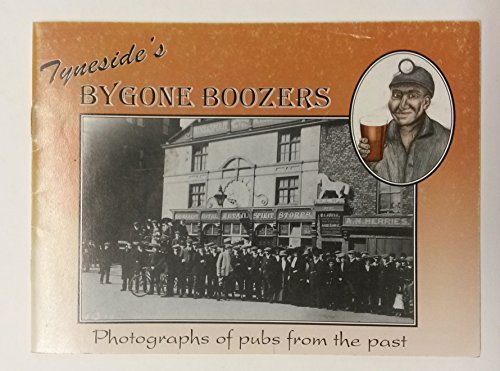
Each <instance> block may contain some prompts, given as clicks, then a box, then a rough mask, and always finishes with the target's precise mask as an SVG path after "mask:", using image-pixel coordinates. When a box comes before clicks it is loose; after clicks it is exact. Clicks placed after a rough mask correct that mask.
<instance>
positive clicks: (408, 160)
mask: <svg viewBox="0 0 500 371" xmlns="http://www.w3.org/2000/svg"><path fill="white" fill-rule="evenodd" d="M389 89H390V90H391V97H390V99H389V103H388V107H389V111H390V112H391V115H392V117H393V120H392V121H391V122H390V123H389V125H388V127H387V132H386V137H385V147H384V151H383V158H382V160H380V161H378V162H369V163H367V164H368V166H369V167H370V168H371V169H372V170H373V171H374V172H375V173H376V174H377V175H379V176H380V177H381V178H383V179H385V180H388V181H390V182H394V183H409V182H413V181H415V180H418V179H421V178H423V177H424V176H426V175H427V174H429V173H430V172H431V171H432V169H433V168H434V167H435V166H436V165H437V164H438V163H439V161H440V160H441V157H442V156H443V154H444V152H445V150H446V147H447V146H448V141H449V138H450V130H449V129H447V128H445V127H444V126H442V125H441V124H440V123H438V122H437V121H435V120H433V119H431V118H430V117H429V116H427V113H426V111H427V109H428V108H429V106H430V104H431V99H432V97H433V96H434V80H433V78H432V76H431V74H430V73H429V72H428V71H427V70H425V69H424V68H423V67H420V66H417V65H415V64H414V63H413V61H412V60H411V59H408V58H406V59H403V60H401V61H400V63H399V72H398V73H396V74H395V75H394V77H393V78H392V81H391V83H390V84H389ZM358 148H359V153H360V154H361V157H363V158H365V157H366V156H368V154H369V153H370V145H369V144H368V139H367V138H361V140H360V142H359V144H358Z"/></svg>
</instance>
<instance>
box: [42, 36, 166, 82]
mask: <svg viewBox="0 0 500 371" xmlns="http://www.w3.org/2000/svg"><path fill="white" fill-rule="evenodd" d="M150 41H151V43H153V42H154V41H155V37H154V36H153V37H152V38H151V39H150ZM166 52H167V49H166V47H165V46H164V45H163V44H162V43H160V44H159V46H158V47H157V48H156V50H155V52H154V54H153V55H154V56H155V57H156V58H161V57H163V56H164V55H165V54H166ZM147 56H148V52H147V50H146V49H145V48H141V49H137V46H136V44H135V43H134V44H132V45H131V47H130V50H129V51H128V52H126V53H124V54H122V53H121V52H120V51H117V52H116V53H115V55H114V56H113V57H112V58H111V57H108V56H104V57H102V58H100V59H94V60H92V61H90V62H87V61H85V62H83V63H81V64H77V65H75V66H64V67H62V68H61V64H62V62H61V60H60V59H53V60H50V61H48V62H46V63H44V64H42V65H41V66H40V72H43V71H44V70H46V69H48V68H52V75H51V76H50V81H49V82H50V83H53V82H54V80H55V79H56V78H59V79H61V80H62V81H63V83H64V85H66V84H68V82H69V81H70V80H71V79H72V78H73V77H77V76H84V75H86V74H93V73H95V72H98V71H106V70H107V69H113V68H117V67H120V66H123V65H127V64H132V63H141V62H143V61H144V60H145V59H146V58H147Z"/></svg>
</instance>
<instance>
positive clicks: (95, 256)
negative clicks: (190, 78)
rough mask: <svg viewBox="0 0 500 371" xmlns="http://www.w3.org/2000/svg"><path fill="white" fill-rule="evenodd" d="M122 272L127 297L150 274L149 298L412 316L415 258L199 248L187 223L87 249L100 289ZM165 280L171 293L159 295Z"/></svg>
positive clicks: (238, 246) (142, 230) (141, 230)
mask: <svg viewBox="0 0 500 371" xmlns="http://www.w3.org/2000/svg"><path fill="white" fill-rule="evenodd" d="M114 262H119V263H120V264H121V268H122V276H121V278H122V287H121V289H122V291H126V290H129V289H132V285H131V284H130V280H131V279H132V277H133V276H134V275H135V274H136V273H138V272H141V269H142V268H144V267H147V268H148V269H149V271H150V276H151V285H150V288H149V289H148V291H149V292H148V294H151V295H155V294H157V295H162V296H164V297H172V296H174V295H178V296H179V297H184V296H187V297H193V298H195V299H197V298H213V299H216V300H218V301H220V300H231V299H239V300H257V301H268V302H270V303H275V302H276V303H286V304H292V305H297V306H309V307H316V308H327V309H332V310H347V311H354V312H371V313H378V314H385V315H395V316H406V317H412V316H413V309H414V308H413V305H414V298H413V294H414V267H413V258H412V257H407V256H405V255H404V254H401V256H396V255H395V254H384V255H380V256H378V255H377V256H370V255H369V254H368V253H366V252H357V251H353V250H351V251H347V252H345V253H344V252H340V251H333V252H324V251H322V250H321V249H318V248H301V247H293V246H288V247H276V248H272V247H266V248H262V247H258V246H252V244H251V243H250V242H249V241H245V240H243V241H240V242H238V243H231V239H225V240H224V241H223V243H220V244H215V243H213V242H211V243H205V244H202V243H200V242H199V241H197V240H196V239H193V238H191V237H190V236H189V235H188V232H187V229H186V226H185V225H184V222H182V221H181V222H175V223H174V222H173V221H172V220H170V219H168V218H165V219H162V220H161V221H160V222H157V221H154V220H148V221H147V222H146V223H144V224H143V225H141V224H139V223H138V222H136V223H134V224H133V226H132V228H131V230H130V234H129V236H128V240H122V241H118V243H116V244H112V243H110V242H105V243H104V244H103V245H102V246H96V245H95V244H93V243H92V242H88V243H87V244H86V245H85V246H84V249H83V270H84V271H88V270H89V268H90V267H91V266H92V265H94V266H95V265H96V264H99V272H100V282H101V284H107V283H110V279H109V274H110V268H111V265H112V263H114ZM160 277H162V278H163V280H165V279H166V290H160Z"/></svg>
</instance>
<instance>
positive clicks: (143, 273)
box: [128, 267, 176, 297]
mask: <svg viewBox="0 0 500 371" xmlns="http://www.w3.org/2000/svg"><path fill="white" fill-rule="evenodd" d="M152 271H153V270H152V268H151V267H142V268H141V269H140V270H139V272H137V273H136V274H134V276H133V277H132V278H131V279H130V281H129V284H128V289H129V291H130V292H131V293H132V295H134V296H137V297H143V296H146V295H148V294H150V293H153V292H154V289H155V288H154V287H153V283H152V281H153V280H152V278H151V273H152ZM156 285H157V290H158V291H159V294H160V295H166V294H167V275H166V274H165V273H161V274H160V277H159V280H158V282H157V283H156ZM175 286H176V283H174V289H175Z"/></svg>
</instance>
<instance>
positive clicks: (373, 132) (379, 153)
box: [359, 116, 389, 162]
mask: <svg viewBox="0 0 500 371" xmlns="http://www.w3.org/2000/svg"><path fill="white" fill-rule="evenodd" d="M359 123H360V130H361V138H366V139H368V144H369V145H370V153H369V154H368V156H366V157H365V158H364V160H365V161H367V162H377V161H380V160H382V157H383V152H384V143H385V133H386V131H387V127H388V126H389V125H388V119H387V118H386V117H381V116H365V117H362V118H361V119H360V120H359Z"/></svg>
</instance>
